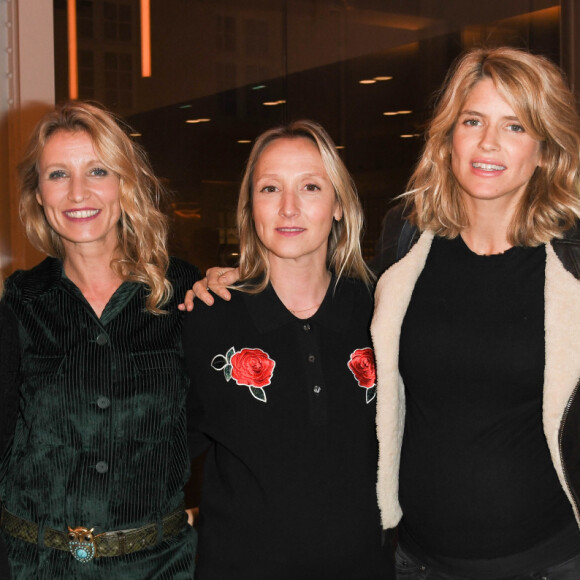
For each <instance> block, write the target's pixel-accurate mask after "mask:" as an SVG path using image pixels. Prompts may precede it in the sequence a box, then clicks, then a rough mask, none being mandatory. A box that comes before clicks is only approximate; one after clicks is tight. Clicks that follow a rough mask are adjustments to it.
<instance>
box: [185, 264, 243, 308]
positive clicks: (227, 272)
mask: <svg viewBox="0 0 580 580" xmlns="http://www.w3.org/2000/svg"><path fill="white" fill-rule="evenodd" d="M239 278H240V271H239V270H238V269H237V268H220V267H217V266H216V267H214V268H210V269H209V270H207V272H206V273H205V278H203V279H201V280H198V281H197V282H196V283H195V284H194V285H193V288H192V289H191V290H188V291H187V293H186V294H185V298H184V299H183V303H182V304H180V305H179V306H178V308H179V310H184V311H187V312H191V311H192V310H193V301H194V299H195V298H197V299H198V300H201V301H202V302H204V303H205V304H207V305H208V306H211V305H212V304H213V302H214V299H213V296H212V295H211V293H210V290H211V291H212V292H213V293H214V294H216V295H217V296H219V297H220V298H221V299H222V300H230V298H231V297H232V295H231V294H230V292H229V290H228V288H227V287H228V286H230V285H232V284H234V283H235V282H237V281H238V280H239Z"/></svg>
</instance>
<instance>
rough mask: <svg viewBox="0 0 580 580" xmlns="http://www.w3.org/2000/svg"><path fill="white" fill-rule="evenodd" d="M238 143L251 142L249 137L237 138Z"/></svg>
mask: <svg viewBox="0 0 580 580" xmlns="http://www.w3.org/2000/svg"><path fill="white" fill-rule="evenodd" d="M238 143H251V141H250V140H249V139H238Z"/></svg>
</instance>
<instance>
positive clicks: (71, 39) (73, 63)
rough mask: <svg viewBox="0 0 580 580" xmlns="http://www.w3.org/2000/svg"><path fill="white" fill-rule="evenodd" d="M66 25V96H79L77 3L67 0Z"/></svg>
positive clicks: (74, 97)
mask: <svg viewBox="0 0 580 580" xmlns="http://www.w3.org/2000/svg"><path fill="white" fill-rule="evenodd" d="M67 26H68V96H69V99H78V98H79V66H78V58H77V3H76V0H67Z"/></svg>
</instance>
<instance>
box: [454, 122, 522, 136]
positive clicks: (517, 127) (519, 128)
mask: <svg viewBox="0 0 580 580" xmlns="http://www.w3.org/2000/svg"><path fill="white" fill-rule="evenodd" d="M462 124H463V125H465V126H466V127H480V126H482V125H483V123H482V122H481V120H480V119H465V121H463V122H462ZM507 129H508V130H509V131H510V132H512V133H525V132H526V130H525V129H524V128H523V127H522V126H521V125H519V124H518V123H511V124H510V125H507Z"/></svg>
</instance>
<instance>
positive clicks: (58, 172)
mask: <svg viewBox="0 0 580 580" xmlns="http://www.w3.org/2000/svg"><path fill="white" fill-rule="evenodd" d="M88 174H89V175H90V176H92V177H106V176H107V175H109V172H108V171H107V170H106V169H104V168H102V167H95V168H93V169H91V170H89V172H88ZM66 177H68V173H67V172H66V171H65V170H64V169H55V170H54V171H51V172H50V173H49V174H48V179H50V180H52V181H56V180H58V179H65V178H66Z"/></svg>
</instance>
